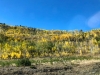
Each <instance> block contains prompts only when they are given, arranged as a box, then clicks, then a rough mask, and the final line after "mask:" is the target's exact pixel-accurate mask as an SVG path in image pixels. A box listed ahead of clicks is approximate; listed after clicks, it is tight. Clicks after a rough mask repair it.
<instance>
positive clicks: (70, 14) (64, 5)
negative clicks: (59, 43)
mask: <svg viewBox="0 0 100 75" xmlns="http://www.w3.org/2000/svg"><path fill="white" fill-rule="evenodd" d="M0 22H3V23H6V24H10V25H23V26H28V27H35V28H41V29H49V30H51V29H60V30H75V29H83V30H90V29H95V28H100V0H0Z"/></svg>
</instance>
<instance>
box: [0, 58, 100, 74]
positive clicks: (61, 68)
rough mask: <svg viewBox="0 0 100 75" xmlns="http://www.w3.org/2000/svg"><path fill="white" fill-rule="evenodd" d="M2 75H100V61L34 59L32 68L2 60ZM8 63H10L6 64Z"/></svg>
mask: <svg viewBox="0 0 100 75" xmlns="http://www.w3.org/2000/svg"><path fill="white" fill-rule="evenodd" d="M1 61H2V62H5V65H4V63H0V64H1V67H0V75H99V74H100V59H99V58H86V57H67V58H52V59H51V58H34V59H30V61H31V66H18V65H16V64H15V60H13V61H12V60H1ZM6 62H8V63H6Z"/></svg>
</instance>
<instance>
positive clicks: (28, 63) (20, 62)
mask: <svg viewBox="0 0 100 75" xmlns="http://www.w3.org/2000/svg"><path fill="white" fill-rule="evenodd" d="M16 65H17V66H31V61H30V60H29V59H28V58H23V59H19V60H18V61H17V62H16Z"/></svg>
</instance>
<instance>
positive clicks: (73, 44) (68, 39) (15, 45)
mask: <svg viewBox="0 0 100 75" xmlns="http://www.w3.org/2000/svg"><path fill="white" fill-rule="evenodd" d="M99 53H100V29H95V30H91V31H88V32H83V31H82V30H80V31H78V30H74V31H61V30H42V29H37V28H31V27H25V26H21V25H20V26H10V25H6V24H5V23H0V58H1V59H15V58H23V57H26V58H34V57H48V56H49V57H59V56H62V57H63V56H71V55H80V56H81V55H98V54H99Z"/></svg>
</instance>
